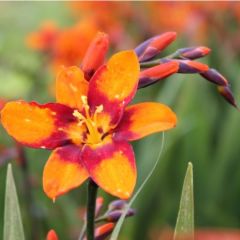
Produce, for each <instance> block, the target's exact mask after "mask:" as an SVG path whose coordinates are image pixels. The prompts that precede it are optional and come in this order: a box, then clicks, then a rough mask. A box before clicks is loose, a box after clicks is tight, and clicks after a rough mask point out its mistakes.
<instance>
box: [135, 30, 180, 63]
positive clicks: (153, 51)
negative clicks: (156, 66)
mask: <svg viewBox="0 0 240 240" xmlns="http://www.w3.org/2000/svg"><path fill="white" fill-rule="evenodd" d="M176 35H177V34H176V32H166V33H163V34H161V35H158V36H155V37H153V38H150V39H148V40H146V41H145V42H143V43H142V44H140V45H139V46H137V47H136V48H135V52H136V54H137V55H138V58H139V61H140V62H144V61H147V60H149V59H151V58H153V57H155V56H156V55H157V54H159V53H160V52H161V51H162V50H164V49H165V48H166V47H167V46H168V45H169V44H170V43H172V42H173V41H174V40H175V39H176Z"/></svg>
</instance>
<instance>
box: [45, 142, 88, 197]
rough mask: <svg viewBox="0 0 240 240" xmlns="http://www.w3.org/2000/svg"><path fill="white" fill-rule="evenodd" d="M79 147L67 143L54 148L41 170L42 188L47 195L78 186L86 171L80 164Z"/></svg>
mask: <svg viewBox="0 0 240 240" xmlns="http://www.w3.org/2000/svg"><path fill="white" fill-rule="evenodd" d="M80 159H81V149H80V147H77V146H74V145H68V146H64V147H61V148H57V149H55V150H54V151H53V152H52V154H51V155H50V157H49V159H48V161H47V163H46V165H45V167H44V171H43V189H44V192H45V193H46V194H47V196H48V197H50V198H51V199H53V200H55V199H56V197H58V196H60V195H62V194H64V193H65V192H68V191H70V190H71V189H73V188H76V187H78V186H80V185H81V184H82V183H83V182H84V181H85V180H86V179H87V178H88V172H87V170H86V169H85V167H84V166H83V165H82V164H81V161H80Z"/></svg>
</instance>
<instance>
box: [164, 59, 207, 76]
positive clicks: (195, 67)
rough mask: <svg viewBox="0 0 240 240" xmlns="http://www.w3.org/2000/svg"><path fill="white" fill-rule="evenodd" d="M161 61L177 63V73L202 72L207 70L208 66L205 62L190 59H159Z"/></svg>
mask: <svg viewBox="0 0 240 240" xmlns="http://www.w3.org/2000/svg"><path fill="white" fill-rule="evenodd" d="M161 62H163V63H166V62H176V63H178V64H179V68H178V73H202V72H206V71H208V69H209V67H208V65H206V64H203V63H200V62H196V61H191V60H177V59H173V60H172V59H167V58H164V59H161Z"/></svg>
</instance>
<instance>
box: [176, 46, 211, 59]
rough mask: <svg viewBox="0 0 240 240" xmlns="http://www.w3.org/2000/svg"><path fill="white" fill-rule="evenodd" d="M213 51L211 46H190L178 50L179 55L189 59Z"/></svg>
mask: <svg viewBox="0 0 240 240" xmlns="http://www.w3.org/2000/svg"><path fill="white" fill-rule="evenodd" d="M210 51H211V49H210V48H207V47H202V46H200V47H190V48H181V49H179V50H178V51H177V52H178V53H179V56H181V57H183V58H187V59H191V60H194V59H197V58H201V57H204V56H206V55H207V54H209V52H210Z"/></svg>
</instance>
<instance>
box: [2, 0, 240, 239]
mask: <svg viewBox="0 0 240 240" xmlns="http://www.w3.org/2000/svg"><path fill="white" fill-rule="evenodd" d="M118 4H120V5H121V4H123V5H124V4H125V3H118ZM126 4H127V3H126ZM128 4H130V3H128ZM161 4H162V5H163V7H162V9H167V8H166V6H164V4H165V5H166V4H170V3H158V5H159V6H157V7H158V9H155V12H154V11H153V10H154V8H155V7H154V6H151V3H150V4H149V5H148V4H147V3H144V2H141V3H140V2H138V3H132V4H130V5H131V6H130V9H131V11H130V13H129V14H130V15H129V16H128V17H129V18H128V19H129V21H126V19H123V17H122V15H121V14H119V15H118V19H117V21H121V22H119V24H121V25H122V26H123V27H122V29H123V34H125V36H127V40H126V42H124V41H121V43H117V44H116V45H115V46H114V48H113V49H112V51H116V49H127V48H131V47H133V46H136V45H137V44H139V42H140V41H142V40H144V39H145V38H146V37H150V36H153V35H154V34H157V33H161V32H163V31H166V30H176V31H177V32H178V38H177V40H176V41H175V42H174V43H173V44H172V45H171V46H170V47H169V48H168V49H167V50H166V51H165V52H164V54H168V53H171V52H173V51H175V50H176V49H178V48H182V47H189V46H192V45H193V46H194V45H197V44H200V45H206V46H208V47H210V48H211V49H212V53H211V55H209V56H208V57H206V58H205V59H204V60H203V62H204V63H206V64H208V65H209V66H211V67H214V68H216V69H218V70H219V71H220V72H221V73H222V74H223V75H224V76H226V77H227V79H228V80H229V81H230V82H231V86H232V89H233V92H234V95H235V97H236V100H237V103H239V100H240V97H239V90H240V80H239V75H240V67H239V66H240V57H239V56H240V55H239V53H240V46H239V43H238V41H237V40H239V39H240V37H239V21H240V18H239V13H238V12H236V11H237V7H238V9H240V5H235V6H229V5H230V3H229V5H228V4H226V5H224V4H222V5H221V4H220V5H219V7H218V6H217V5H216V6H215V8H213V6H212V4H211V3H204V4H199V3H196V5H194V3H185V5H184V3H181V4H180V3H179V5H177V4H176V3H175V5H177V6H175V5H173V6H170V11H169V12H168V14H169V16H168V17H169V22H171V24H170V25H168V23H169V22H168V20H167V19H165V18H166V13H165V14H162V15H161V12H159V19H160V20H159V22H158V20H156V17H154V18H153V16H152V15H156V13H158V10H159V9H161ZM189 5H193V6H189ZM102 7H104V6H102ZM106 7H107V6H106ZM111 7H112V6H110V9H111ZM175 8H177V9H178V11H176V9H175ZM218 8H219V11H217V10H218ZM113 9H114V11H115V12H114V11H113V13H112V15H113V16H114V15H115V13H116V12H117V11H118V10H119V9H120V8H119V7H115V8H113ZM171 9H172V11H171ZM193 9H194V13H195V14H196V16H195V18H194V17H193V16H192V15H193ZM216 9H217V10H216ZM74 11H76V9H75V10H74ZM74 11H73V6H71V5H70V4H69V3H66V2H1V3H0V98H1V99H6V100H11V99H25V100H35V101H39V102H40V103H45V102H48V101H51V100H53V96H51V94H50V93H49V85H50V84H51V83H52V81H53V80H54V78H55V77H54V74H53V73H52V72H51V71H50V69H46V68H44V69H43V68H42V63H43V61H44V59H43V56H42V55H41V54H39V53H37V52H36V51H34V50H32V49H29V48H28V47H27V45H26V36H27V35H28V34H29V33H30V32H33V31H36V30H37V29H39V26H41V24H42V22H44V21H46V20H54V21H56V23H57V24H58V25H59V26H60V27H70V26H72V25H74V24H75V23H76V22H78V21H82V20H85V19H86V18H87V17H88V15H87V14H86V11H87V10H86V9H80V10H79V9H77V11H78V14H76V13H73V12H74ZM81 11H82V12H81ZM92 11H94V8H92ZM119 11H120V10H119ZM239 11H240V10H239ZM90 12H91V11H90ZM183 13H184V14H183ZM213 13H215V15H214V14H213ZM161 18H163V19H162V21H161ZM185 18H187V20H186V19H185ZM174 19H175V22H181V21H182V22H183V24H182V26H179V23H178V25H176V26H175V25H174V21H173V20H174ZM176 19H177V20H176ZM139 21H141V22H139ZM161 24H162V25H161ZM186 24H188V25H187V26H186ZM109 25H111V23H109ZM113 27H114V26H113ZM108 29H109V28H107V29H106V31H107V30H108ZM100 30H105V29H104V27H103V29H100ZM123 39H124V38H123ZM239 42H240V41H239ZM79 44H80V43H79ZM238 47H239V48H238ZM140 101H159V102H162V103H165V104H167V105H169V106H171V108H173V109H174V111H175V112H176V113H177V116H178V121H179V122H178V125H177V128H175V129H174V130H172V131H170V132H167V133H166V134H165V143H164V151H163V154H162V156H161V159H160V163H159V165H158V167H157V169H156V171H155V172H154V175H153V177H152V178H151V179H150V181H149V182H148V183H147V185H146V187H145V188H144V190H143V191H142V192H141V194H140V195H139V197H138V199H137V201H136V202H135V204H134V208H136V209H137V215H136V216H134V217H133V218H131V219H128V220H126V222H125V224H124V226H123V231H122V233H121V237H120V239H131V240H139V239H157V237H152V236H157V235H158V232H160V230H161V229H164V228H166V227H174V225H175V222H176V217H177V211H178V205H179V200H180V193H181V188H182V183H183V178H184V174H185V170H186V167H187V163H188V162H189V161H191V162H192V163H193V166H194V188H195V221H196V228H201V227H209V228H215V227H217V228H239V227H240V208H239V199H240V161H239V160H240V159H239V156H240V148H239V143H240V128H239V122H240V121H239V120H240V115H239V111H237V110H236V109H234V108H233V107H231V106H230V105H229V104H227V103H226V102H225V101H224V100H223V99H222V98H221V97H220V96H219V94H218V93H217V91H216V87H215V86H214V85H213V84H211V83H209V82H207V81H205V80H204V79H202V78H201V77H200V76H199V75H193V74H192V75H191V74H189V75H180V74H178V75H174V76H172V77H169V78H168V79H167V80H165V81H163V82H161V83H158V84H155V85H153V86H151V87H148V88H145V89H141V90H139V91H138V93H137V96H136V98H135V100H134V102H140ZM0 145H1V149H4V148H6V147H11V146H13V145H14V142H13V140H12V139H10V137H9V136H7V134H6V132H5V131H4V130H3V129H2V128H1V131H0ZM133 145H134V149H135V152H136V160H137V167H138V186H139V184H141V183H142V182H143V180H144V178H145V177H146V175H147V174H148V172H149V171H150V170H151V168H152V166H153V164H154V162H155V161H156V158H157V155H158V152H159V149H160V146H161V134H155V135H152V136H150V137H147V138H145V139H142V140H140V141H138V142H135V143H134V144H133ZM26 154H27V158H28V160H29V161H28V165H29V174H30V178H31V182H32V191H33V192H32V194H33V195H32V199H31V202H29V199H27V198H28V194H26V191H25V190H26V189H24V188H25V185H24V175H23V172H22V171H21V168H20V166H19V164H18V163H16V161H15V159H11V162H12V163H13V170H14V176H15V180H16V183H17V190H18V195H19V199H20V204H21V211H22V215H23V218H24V230H25V232H26V236H27V239H31V237H30V232H31V229H34V231H35V232H37V233H38V234H37V235H38V236H39V239H44V237H45V236H46V233H47V231H48V230H49V229H51V228H53V229H55V230H56V232H57V233H58V234H59V236H60V239H76V236H78V233H79V231H80V227H81V225H82V220H81V217H80V215H81V214H80V213H81V211H82V209H83V207H84V206H85V203H86V186H83V187H80V188H78V189H76V190H73V191H71V192H69V193H68V194H66V195H65V196H63V197H60V198H59V199H57V201H56V203H55V204H53V203H52V201H51V200H49V199H48V198H47V197H46V196H45V194H44V193H43V190H42V183H41V181H42V180H41V178H42V171H43V166H44V164H45V162H46V160H47V158H48V155H49V152H48V151H46V150H35V149H29V148H28V149H26ZM0 162H1V161H0ZM6 166H7V164H6V162H4V163H1V166H0V236H2V230H3V207H4V190H5V175H6ZM138 186H137V188H138ZM99 195H101V196H104V199H105V205H107V203H108V202H109V201H110V200H112V199H113V198H112V197H110V196H109V195H107V194H105V193H104V192H103V191H101V190H100V192H99ZM29 204H30V205H31V209H30V210H31V212H32V215H33V216H32V217H30V216H29V208H28V206H29ZM33 218H34V219H35V220H34V221H33V220H32V219H33Z"/></svg>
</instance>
